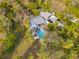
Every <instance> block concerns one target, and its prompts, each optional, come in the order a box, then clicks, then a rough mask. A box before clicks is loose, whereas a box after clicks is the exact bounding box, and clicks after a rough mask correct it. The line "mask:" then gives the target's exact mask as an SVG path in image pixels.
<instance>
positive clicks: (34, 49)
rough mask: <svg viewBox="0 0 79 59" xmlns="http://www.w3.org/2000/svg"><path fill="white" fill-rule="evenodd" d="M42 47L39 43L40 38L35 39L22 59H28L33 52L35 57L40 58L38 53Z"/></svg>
mask: <svg viewBox="0 0 79 59" xmlns="http://www.w3.org/2000/svg"><path fill="white" fill-rule="evenodd" d="M39 49H40V47H39V44H38V40H35V41H34V42H33V43H32V45H31V46H30V47H29V48H28V49H27V50H26V52H25V53H24V55H23V56H22V59H28V57H29V55H30V54H31V53H32V55H33V56H34V59H37V58H39V55H38V51H39Z"/></svg>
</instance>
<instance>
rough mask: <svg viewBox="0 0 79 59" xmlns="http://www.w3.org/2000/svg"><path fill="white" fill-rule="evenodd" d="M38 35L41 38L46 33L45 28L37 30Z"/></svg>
mask: <svg viewBox="0 0 79 59" xmlns="http://www.w3.org/2000/svg"><path fill="white" fill-rule="evenodd" d="M37 35H38V37H39V39H41V38H43V37H44V35H45V31H44V29H42V28H40V29H39V30H37Z"/></svg>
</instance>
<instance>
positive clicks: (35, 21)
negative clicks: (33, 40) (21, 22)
mask: <svg viewBox="0 0 79 59" xmlns="http://www.w3.org/2000/svg"><path fill="white" fill-rule="evenodd" d="M45 23H46V21H45V20H44V19H43V18H42V17H41V16H37V17H33V18H31V19H30V24H31V26H32V27H37V25H38V24H45Z"/></svg>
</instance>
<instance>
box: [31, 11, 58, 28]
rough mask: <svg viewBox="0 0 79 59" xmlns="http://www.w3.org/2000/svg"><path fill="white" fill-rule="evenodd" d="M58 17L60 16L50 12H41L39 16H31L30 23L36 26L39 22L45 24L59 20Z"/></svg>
mask: <svg viewBox="0 0 79 59" xmlns="http://www.w3.org/2000/svg"><path fill="white" fill-rule="evenodd" d="M57 19H58V18H57V17H56V16H54V15H52V14H51V13H49V12H40V15H39V16H36V17H31V18H30V25H31V28H36V27H38V25H39V24H40V25H42V26H43V25H45V24H48V23H50V22H52V23H54V22H56V21H57Z"/></svg>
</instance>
